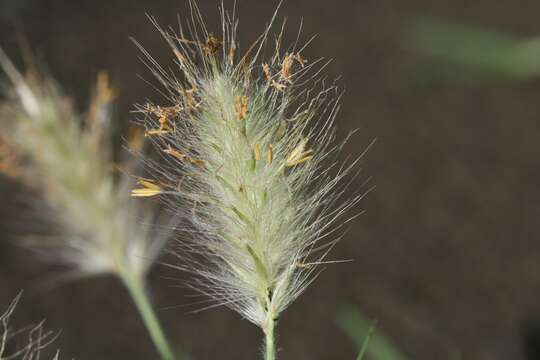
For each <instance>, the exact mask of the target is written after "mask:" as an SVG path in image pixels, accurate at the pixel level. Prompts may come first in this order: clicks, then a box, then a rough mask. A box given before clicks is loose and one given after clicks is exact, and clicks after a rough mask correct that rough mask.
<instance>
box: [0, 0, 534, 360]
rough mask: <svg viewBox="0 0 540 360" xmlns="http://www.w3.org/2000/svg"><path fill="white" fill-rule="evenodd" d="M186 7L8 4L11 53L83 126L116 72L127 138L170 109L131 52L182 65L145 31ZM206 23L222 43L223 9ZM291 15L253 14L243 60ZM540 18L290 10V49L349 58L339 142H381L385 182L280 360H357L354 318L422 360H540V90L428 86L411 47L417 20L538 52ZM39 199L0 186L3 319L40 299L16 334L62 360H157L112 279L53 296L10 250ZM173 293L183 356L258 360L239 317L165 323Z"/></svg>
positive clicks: (446, 9)
mask: <svg viewBox="0 0 540 360" xmlns="http://www.w3.org/2000/svg"><path fill="white" fill-rule="evenodd" d="M185 2H186V1H185V0H174V1H172V0H159V1H158V0H155V1H149V0H145V1H127V0H125V1H121V0H108V1H105V0H103V1H102V0H94V1H60V0H48V1H45V0H12V1H10V0H0V46H1V47H2V48H4V49H5V50H6V52H8V54H10V56H12V57H13V58H14V59H16V60H20V51H19V49H20V41H21V39H23V38H24V39H26V40H25V41H27V42H28V44H30V45H31V48H32V49H33V51H34V53H35V54H36V55H37V57H38V59H39V60H40V61H41V63H43V64H45V65H46V68H47V69H48V71H49V72H50V73H51V74H52V75H53V76H54V77H55V78H56V79H57V80H58V81H59V83H60V84H61V85H62V86H63V88H64V90H65V91H66V92H67V93H69V94H71V95H73V97H74V98H75V100H76V102H77V105H78V106H79V107H80V108H84V107H85V106H86V103H85V99H87V97H88V94H89V90H90V88H91V86H92V85H93V83H94V80H95V76H96V74H97V72H98V71H99V70H103V69H105V70H108V71H109V72H110V74H111V76H112V80H113V83H114V84H115V86H116V87H117V88H118V90H119V92H120V97H119V101H118V106H117V109H116V114H117V116H118V118H119V119H120V120H121V121H122V123H128V122H129V121H130V120H133V116H134V115H133V114H130V110H132V109H133V107H132V104H134V103H136V102H141V101H143V100H144V99H145V98H158V97H157V93H156V91H155V90H153V89H152V88H151V87H150V86H149V85H148V84H146V83H145V82H144V81H142V80H141V79H140V78H138V76H137V75H142V76H143V77H145V78H148V79H149V78H151V75H150V73H149V71H148V70H147V69H146V68H145V67H144V65H143V64H142V63H141V62H140V61H139V59H138V56H139V55H140V53H139V51H138V50H137V49H136V47H135V46H134V45H133V43H132V42H131V41H130V40H129V36H133V37H135V38H136V39H137V40H138V41H140V42H141V43H142V44H143V45H144V46H145V47H146V49H147V50H148V51H149V52H150V53H151V54H153V55H154V56H155V57H156V58H157V59H159V60H160V61H162V62H163V63H165V64H167V61H171V54H170V53H169V49H168V48H167V46H166V44H165V43H164V41H163V40H162V39H161V38H160V36H159V34H158V33H157V31H156V30H155V28H154V27H153V26H152V25H151V24H150V22H149V21H148V20H147V19H146V17H145V13H149V14H152V15H154V16H156V17H157V18H158V20H159V22H160V23H161V24H163V25H168V24H171V25H173V26H175V24H176V23H177V18H176V16H177V14H178V15H179V16H180V17H182V16H183V14H185V10H186V3H185ZM227 3H229V4H230V5H231V6H232V1H231V2H228V1H227ZM200 6H201V8H202V11H203V13H204V14H206V15H208V24H209V28H210V29H214V31H215V32H217V33H219V30H220V27H219V25H218V10H217V6H218V2H217V1H208V0H200ZM275 6H276V4H275V2H274V1H247V0H242V1H238V11H239V14H240V34H241V36H240V39H241V42H242V44H241V45H243V47H244V49H245V48H246V44H248V43H249V42H250V41H252V40H254V39H255V34H258V33H260V31H261V30H262V29H263V26H264V23H266V22H267V21H268V19H269V18H270V16H271V13H272V11H273V9H274V8H275ZM539 13H540V2H538V1H534V0H528V1H526V0H522V1H516V0H512V1H511V0H498V1H488V0H477V1H474V2H473V1H450V0H409V1H397V0H354V1H352V0H349V1H347V0H334V1H320V0H287V1H285V3H284V5H283V7H282V10H281V12H280V16H281V17H287V18H288V24H289V31H290V33H291V34H295V32H296V28H297V24H299V22H300V20H301V19H302V18H303V19H304V30H303V38H304V39H307V38H308V37H309V36H310V35H312V34H318V38H317V39H316V40H315V42H314V43H313V45H312V46H310V47H309V49H308V50H307V51H306V52H305V54H304V55H305V57H307V58H308V59H313V58H317V57H319V56H325V57H327V58H334V61H333V62H332V63H331V64H330V66H329V67H328V70H327V73H328V74H329V76H330V77H331V78H333V77H336V76H338V75H342V76H343V77H342V80H341V83H342V84H343V86H344V87H345V88H346V93H345V96H344V98H343V102H342V108H343V110H342V112H341V115H340V116H339V121H338V125H339V129H340V136H343V135H344V134H346V133H347V132H348V131H349V130H351V129H354V128H359V129H360V131H359V133H358V134H359V135H357V136H356V138H355V139H354V141H352V142H350V143H349V145H348V147H346V149H345V151H346V152H347V153H352V154H358V153H360V152H361V151H362V150H363V149H364V148H365V147H366V146H367V145H368V144H369V142H370V141H371V140H372V139H374V138H377V143H376V146H374V147H373V148H371V150H370V151H369V152H368V154H367V156H366V158H365V159H366V162H365V172H364V173H363V174H362V175H361V176H360V178H359V179H358V180H357V182H356V183H355V184H356V186H361V184H362V183H363V181H364V180H365V179H366V178H367V177H368V176H372V177H373V180H372V184H374V185H376V186H377V188H376V190H375V192H372V193H371V194H370V195H369V196H368V198H367V199H366V200H365V201H363V202H362V204H361V207H362V208H363V209H366V210H367V213H365V214H364V215H362V216H361V217H360V218H358V219H357V220H355V221H354V222H353V223H351V225H350V230H349V231H348V233H347V234H346V236H345V238H344V239H343V241H342V242H341V243H340V244H339V245H338V246H337V247H336V250H335V252H334V257H335V258H352V259H354V262H350V263H345V264H339V265H333V266H330V267H328V269H327V270H326V271H324V272H323V274H322V275H321V276H320V278H319V280H317V281H316V282H315V283H314V284H313V286H312V287H311V288H309V290H308V291H307V292H306V293H305V295H304V296H302V297H301V298H300V299H299V300H298V301H297V302H296V303H294V304H293V306H292V307H291V308H290V309H289V310H288V311H287V312H286V314H285V315H284V316H283V317H282V320H281V321H280V324H279V345H280V347H281V349H282V350H281V351H280V355H281V356H280V358H281V359H295V360H302V359H353V358H354V357H355V355H356V350H355V348H354V346H353V345H352V343H351V342H349V340H348V338H347V336H346V335H345V334H344V333H343V332H341V331H340V330H339V328H338V326H337V325H336V320H335V319H336V312H337V310H338V308H339V307H340V306H341V305H344V304H351V305H354V306H355V307H356V308H358V309H359V310H360V311H362V312H363V314H364V315H365V316H367V317H368V318H376V319H378V324H379V325H378V329H379V330H380V331H382V332H384V333H385V334H386V335H387V336H388V338H389V339H390V340H391V341H392V342H393V343H394V344H395V345H396V347H397V348H399V349H400V350H401V351H402V352H403V354H405V355H406V356H407V357H408V358H409V359H475V360H476V359H489V360H496V359H527V360H529V359H540V355H539V354H538V352H535V351H538V350H537V348H538V347H539V346H540V277H539V274H540V273H539V271H540V268H539V267H540V241H539V240H540V227H538V226H537V223H538V219H539V218H540V145H539V141H538V139H539V135H540V126H539V124H540V121H539V120H540V83H539V82H538V81H537V80H535V79H534V78H532V79H527V80H525V81H486V82H475V83H468V82H459V81H455V82H451V81H450V82H449V81H425V79H426V77H429V76H435V77H436V75H433V74H437V70H438V68H437V67H436V66H435V67H433V66H432V67H430V68H429V69H430V70H429V72H430V73H429V74H427V69H428V66H427V65H424V62H425V59H423V58H421V57H420V56H418V55H417V54H416V53H415V52H414V51H411V50H410V49H407V47H406V46H403V41H402V37H403V32H404V27H405V24H406V22H407V19H409V17H411V16H434V17H438V18H442V19H445V20H447V21H456V22H462V23H467V24H472V25H477V26H484V27H487V28H490V29H495V30H497V31H501V32H507V33H511V34H514V35H516V36H532V35H535V34H536V33H537V32H538V33H540V26H539V21H538V14H539ZM463 41H467V39H465V38H464V39H463ZM19 63H20V62H19ZM430 74H431V75H430ZM447 75H448V74H447ZM450 78H452V73H451V72H450ZM366 189H367V188H366ZM28 196H30V195H29V194H28V192H27V191H25V190H24V188H23V187H22V186H20V185H18V184H15V183H14V182H12V181H9V180H7V179H5V178H0V201H1V203H0V231H1V232H0V305H1V307H2V308H4V307H5V306H6V305H7V303H8V302H9V300H10V299H12V298H13V297H14V296H15V295H16V294H17V292H18V291H19V290H20V289H25V290H26V292H25V294H24V297H23V301H22V303H21V304H20V306H19V307H18V309H17V312H16V316H15V318H14V319H15V323H16V324H25V323H29V322H32V321H33V322H36V321H39V320H40V319H42V318H46V319H47V328H49V329H62V334H61V336H60V338H59V340H58V341H57V342H56V343H55V344H56V345H57V346H58V347H60V348H61V349H62V354H63V355H62V358H64V359H70V358H72V357H74V358H77V359H80V360H87V359H93V360H95V359H132V360H134V359H155V358H157V355H156V354H155V352H154V349H153V347H152V344H151V342H150V340H149V339H148V337H147V334H146V332H145V329H144V328H143V325H142V323H141V321H140V320H139V316H138V314H137V313H136V311H135V309H134V307H133V306H132V304H131V301H130V299H129V298H128V296H127V294H126V292H125V291H124V289H123V288H122V286H121V285H120V284H119V283H118V282H117V281H115V280H114V279H109V278H93V279H87V280H84V281H80V282H73V283H68V284H65V285H62V286H59V287H56V288H53V289H47V290H44V289H43V287H42V286H39V285H40V283H42V282H43V279H44V277H45V278H46V277H47V274H48V272H49V271H50V266H47V265H46V264H43V263H40V262H37V261H35V260H34V258H33V257H32V256H31V255H30V254H29V253H27V252H25V251H24V250H22V249H20V248H17V247H16V246H13V243H12V242H11V240H12V236H9V234H12V233H14V232H23V230H24V228H25V226H29V225H28V224H32V223H33V219H32V218H30V219H29V218H25V213H24V212H23V211H22V210H21V207H20V203H21V202H24V201H21V198H24V197H28ZM2 214H4V215H2ZM164 277H180V275H179V274H176V273H175V272H173V271H171V270H168V269H166V268H163V267H159V266H158V267H156V268H155V269H154V271H153V272H152V279H151V283H152V288H153V294H154V300H155V303H156V304H157V306H158V307H159V308H160V309H162V310H160V312H159V315H160V317H161V318H162V319H163V322H164V326H165V328H166V330H167V332H168V333H169V337H170V339H171V340H172V341H173V342H176V343H178V344H179V345H181V346H182V347H183V349H184V350H186V351H187V352H189V353H190V354H191V355H193V358H194V359H216V358H219V359H238V360H241V359H254V358H257V356H258V352H259V350H260V340H261V339H260V338H261V334H260V333H259V331H258V330H257V329H256V328H255V327H254V326H253V325H251V324H249V323H248V322H246V321H243V320H241V319H240V317H239V316H238V315H236V314H234V313H232V312H231V311H229V310H227V309H217V310H209V311H205V312H202V313H197V314H190V313H187V310H186V309H183V308H175V309H164V308H165V307H168V306H174V305H179V304H185V303H188V302H190V299H189V298H187V297H186V295H187V294H188V293H187V291H185V290H184V289H182V288H179V287H173V286H171V285H176V284H177V282H176V281H172V280H169V279H166V278H164Z"/></svg>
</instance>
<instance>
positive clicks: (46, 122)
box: [0, 50, 175, 360]
mask: <svg viewBox="0 0 540 360" xmlns="http://www.w3.org/2000/svg"><path fill="white" fill-rule="evenodd" d="M0 65H1V66H2V67H3V68H4V70H5V72H6V74H7V75H8V76H9V78H10V80H11V82H12V84H13V88H12V94H11V95H12V99H11V100H10V101H7V102H5V103H4V104H2V107H1V109H2V111H1V115H2V118H3V119H2V120H3V121H1V122H0V126H1V128H2V135H3V136H2V139H1V140H2V142H3V144H4V147H6V148H8V149H10V150H11V153H12V154H14V156H10V157H4V162H3V166H1V167H0V168H3V169H8V170H11V171H10V172H9V173H10V174H11V175H15V176H19V177H20V178H22V179H23V180H24V181H25V182H26V183H27V184H29V185H30V186H33V187H34V188H36V189H38V190H39V191H41V192H42V193H43V194H44V196H45V198H46V200H47V203H48V205H49V206H50V207H52V210H53V211H45V212H42V214H40V215H43V216H44V217H46V218H47V219H48V220H53V221H55V222H57V223H58V224H59V225H60V229H61V230H60V234H59V235H58V236H50V237H45V238H43V237H40V238H39V239H38V240H39V241H35V242H33V243H31V244H30V245H31V246H32V247H33V248H36V249H40V250H41V253H43V254H45V255H46V256H47V257H48V258H49V260H52V261H55V262H59V263H62V264H66V265H69V266H70V267H71V268H72V271H71V272H70V273H68V274H67V276H68V277H70V278H71V277H80V276H89V275H95V274H102V273H110V274H114V275H116V276H118V277H119V278H120V279H121V280H122V282H123V283H124V284H125V285H126V288H127V289H128V291H129V292H130V294H131V296H132V298H133V300H134V302H135V304H136V305H137V307H138V309H139V311H140V313H141V315H142V318H143V320H144V323H145V325H146V326H147V328H148V330H149V332H150V335H151V337H152V340H153V341H154V343H155V345H156V347H157V349H158V350H159V352H160V354H161V356H162V358H163V359H166V360H171V359H174V358H175V356H174V354H173V351H172V349H171V347H170V346H169V345H168V343H167V340H166V338H165V335H164V333H163V331H162V329H161V326H160V325H159V321H158V319H157V317H156V315H155V313H154V311H153V309H152V306H151V305H150V301H149V299H148V297H147V294H146V292H145V291H146V289H145V288H146V275H147V273H148V271H149V269H150V267H151V265H152V264H153V263H154V262H155V261H156V259H157V257H158V256H159V254H160V251H161V250H162V248H163V246H164V244H165V241H166V239H167V236H168V234H165V233H164V234H161V235H156V233H155V232H154V231H152V229H151V223H152V222H153V221H154V220H155V218H156V214H155V211H152V210H151V209H149V208H143V207H142V206H141V205H140V204H138V203H137V202H136V201H133V199H131V198H130V195H129V189H130V188H131V187H132V186H133V185H132V180H131V178H130V177H129V176H128V175H125V174H117V173H115V171H114V170H115V167H116V166H115V165H114V164H113V163H112V156H113V155H112V154H113V145H112V140H111V138H110V126H111V124H110V122H111V120H110V117H111V110H112V100H113V98H114V97H115V93H114V90H112V88H111V87H110V86H109V83H108V79H107V76H106V74H104V73H102V74H100V76H99V78H98V82H97V86H96V89H95V92H94V97H93V100H92V102H91V105H90V110H89V111H88V113H87V114H84V115H79V114H77V113H76V112H75V110H74V109H73V107H72V105H71V103H70V101H69V100H68V99H66V98H65V97H64V96H63V95H62V94H61V91H60V89H59V88H58V86H57V85H56V84H55V83H54V81H52V79H49V78H43V77H40V76H38V74H32V75H30V76H27V77H23V76H22V75H21V74H20V73H19V72H18V71H17V70H16V69H15V67H14V66H13V65H12V63H11V62H10V60H9V59H8V58H7V56H6V55H5V54H4V53H3V52H2V51H1V50H0ZM141 136H142V134H141ZM139 142H140V141H139ZM6 159H8V160H9V161H8V163H7V165H6V161H7V160H6ZM133 166H134V164H127V165H125V166H124V167H125V168H127V169H125V170H124V171H125V172H130V171H131V170H133Z"/></svg>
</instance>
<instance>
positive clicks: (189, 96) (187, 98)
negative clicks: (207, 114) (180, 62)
mask: <svg viewBox="0 0 540 360" xmlns="http://www.w3.org/2000/svg"><path fill="white" fill-rule="evenodd" d="M194 93H195V88H193V89H189V90H182V94H183V95H184V103H185V104H186V106H187V107H190V108H193V107H195V98H194V96H193V94H194Z"/></svg>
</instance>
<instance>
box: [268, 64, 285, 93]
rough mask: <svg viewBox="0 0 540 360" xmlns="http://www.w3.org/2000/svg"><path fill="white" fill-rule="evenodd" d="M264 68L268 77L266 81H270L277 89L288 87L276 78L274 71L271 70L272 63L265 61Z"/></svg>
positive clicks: (281, 89)
mask: <svg viewBox="0 0 540 360" xmlns="http://www.w3.org/2000/svg"><path fill="white" fill-rule="evenodd" d="M262 68H263V72H264V76H265V77H266V81H268V82H269V83H270V84H271V85H272V86H273V87H274V88H276V90H279V91H283V90H284V89H285V88H286V86H285V84H281V83H279V82H277V81H276V80H274V77H273V75H272V71H271V70H270V65H268V64H266V63H265V64H263V65H262Z"/></svg>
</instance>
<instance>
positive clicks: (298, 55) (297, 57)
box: [294, 52, 308, 67]
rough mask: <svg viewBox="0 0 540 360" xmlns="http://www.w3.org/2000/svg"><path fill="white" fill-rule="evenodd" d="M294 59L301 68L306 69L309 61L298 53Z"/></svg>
mask: <svg viewBox="0 0 540 360" xmlns="http://www.w3.org/2000/svg"><path fill="white" fill-rule="evenodd" d="M294 59H295V60H296V61H298V63H299V64H300V66H302V67H304V66H305V65H306V64H307V62H308V61H307V60H306V59H304V58H303V57H302V55H301V54H300V53H299V52H298V53H296V54H295V55H294Z"/></svg>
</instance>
